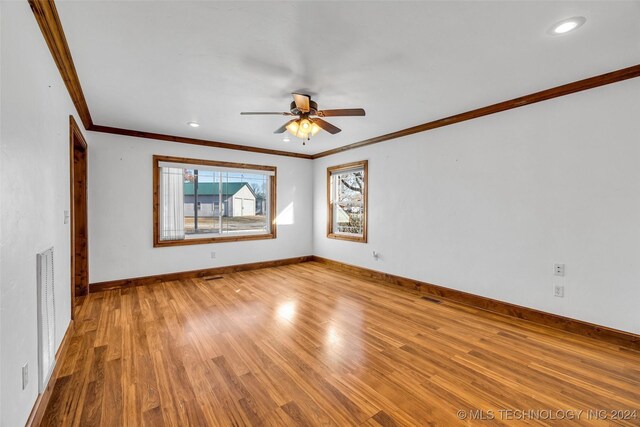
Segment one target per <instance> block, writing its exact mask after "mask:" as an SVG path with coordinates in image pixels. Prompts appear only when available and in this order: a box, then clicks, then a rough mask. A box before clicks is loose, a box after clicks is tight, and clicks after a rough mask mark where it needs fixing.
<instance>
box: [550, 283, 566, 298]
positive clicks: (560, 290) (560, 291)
mask: <svg viewBox="0 0 640 427" xmlns="http://www.w3.org/2000/svg"><path fill="white" fill-rule="evenodd" d="M553 296H554V297H558V298H564V286H557V285H556V286H554V287H553Z"/></svg>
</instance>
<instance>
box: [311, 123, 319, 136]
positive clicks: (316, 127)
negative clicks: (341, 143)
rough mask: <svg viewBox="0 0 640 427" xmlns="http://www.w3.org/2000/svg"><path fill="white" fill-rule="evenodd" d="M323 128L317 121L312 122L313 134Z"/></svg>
mask: <svg viewBox="0 0 640 427" xmlns="http://www.w3.org/2000/svg"><path fill="white" fill-rule="evenodd" d="M320 130H321V128H320V126H318V125H317V124H315V123H311V132H310V133H311V135H315V134H316V133H318V132H320Z"/></svg>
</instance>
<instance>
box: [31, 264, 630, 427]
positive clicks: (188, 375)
mask: <svg viewBox="0 0 640 427" xmlns="http://www.w3.org/2000/svg"><path fill="white" fill-rule="evenodd" d="M83 298H84V300H83V301H82V303H81V304H80V305H79V306H78V308H77V312H76V329H75V333H74V335H73V337H72V339H71V341H70V344H69V349H68V352H67V357H66V358H65V360H63V361H62V362H61V363H62V366H61V373H60V377H59V379H58V381H57V383H56V385H55V388H54V392H53V396H52V398H51V401H50V404H49V407H48V408H47V411H46V413H45V416H44V420H43V423H42V424H43V425H52V426H53V425H55V426H60V425H65V426H66V425H69V426H92V425H105V426H122V425H126V426H137V425H148V426H162V425H167V426H187V425H193V426H209V425H210V426H242V425H268V426H287V425H299V426H314V425H333V426H350V425H356V426H357V425H366V426H393V425H420V426H424V425H443V426H452V425H521V424H525V423H526V424H535V425H558V424H561V425H640V353H638V352H635V351H632V350H626V349H622V348H619V347H616V346H613V345H608V344H603V343H600V342H598V341H595V340H591V339H589V338H585V337H581V336H577V335H572V334H568V333H563V332H560V331H557V330H554V329H549V328H545V327H542V326H538V325H535V324H532V323H528V322H525V321H519V320H515V319H512V318H508V317H504V316H500V315H495V314H491V313H487V312H482V311H477V310H474V309H471V308H468V307H465V306H462V305H458V304H454V303H450V302H445V301H441V302H437V301H435V302H434V301H429V300H426V299H422V298H420V297H419V296H418V295H416V294H414V293H411V292H409V291H405V290H400V289H395V288H391V287H387V286H384V285H382V284H380V283H377V282H376V281H375V280H363V279H359V278H356V277H351V276H348V275H345V274H344V273H340V272H337V271H334V270H331V269H329V268H327V267H325V266H322V265H320V264H318V263H315V262H308V263H303V264H297V265H290V266H284V267H276V268H268V269H263V270H255V271H247V272H240V273H232V274H228V275H225V276H224V277H223V278H221V279H217V280H210V281H206V280H202V279H190V280H182V281H178V282H166V283H161V284H156V285H147V286H139V287H133V288H129V289H124V290H115V291H107V292H99V293H95V294H91V295H89V296H87V297H83ZM475 410H484V411H485V412H482V413H480V412H472V411H475ZM501 410H502V411H503V412H499V411H501ZM509 410H511V411H512V412H508V411H509ZM523 410H524V411H530V412H518V411H523ZM536 410H537V412H536ZM545 410H553V411H554V412H553V413H549V412H544V411H545ZM579 410H584V411H585V412H583V413H579V412H577V411H579ZM589 410H592V411H595V410H603V411H605V412H591V413H589ZM617 410H620V411H628V412H619V413H616V412H610V411H617ZM459 411H465V412H464V416H466V418H465V419H464V420H463V419H461V417H460V416H459V414H458V412H459ZM490 411H493V412H490ZM555 411H565V412H555ZM633 411H636V412H635V415H634V412H633ZM527 414H528V415H527ZM616 415H617V416H618V418H627V419H623V420H620V419H618V420H615V419H612V418H614V417H615V416H616ZM480 416H483V417H484V418H485V419H484V420H474V418H478V417H480ZM560 416H564V417H566V418H572V419H567V420H563V421H559V420H558V417H560ZM492 417H493V419H491V418H492ZM523 417H524V419H525V420H526V422H525V421H523ZM535 418H542V419H535ZM604 418H607V419H604Z"/></svg>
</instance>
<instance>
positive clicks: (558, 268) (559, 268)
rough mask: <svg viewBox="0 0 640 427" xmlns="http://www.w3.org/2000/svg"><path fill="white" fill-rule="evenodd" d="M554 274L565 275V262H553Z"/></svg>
mask: <svg viewBox="0 0 640 427" xmlns="http://www.w3.org/2000/svg"><path fill="white" fill-rule="evenodd" d="M553 274H554V275H555V276H564V264H553Z"/></svg>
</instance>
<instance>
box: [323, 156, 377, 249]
mask: <svg viewBox="0 0 640 427" xmlns="http://www.w3.org/2000/svg"><path fill="white" fill-rule="evenodd" d="M367 174H368V173H367V161H366V160H363V161H361V162H354V163H348V164H344V165H339V166H332V167H330V168H327V200H328V213H327V237H329V238H330V239H340V240H351V241H353V242H363V243H366V241H367V213H368V212H367V192H368V188H367Z"/></svg>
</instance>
